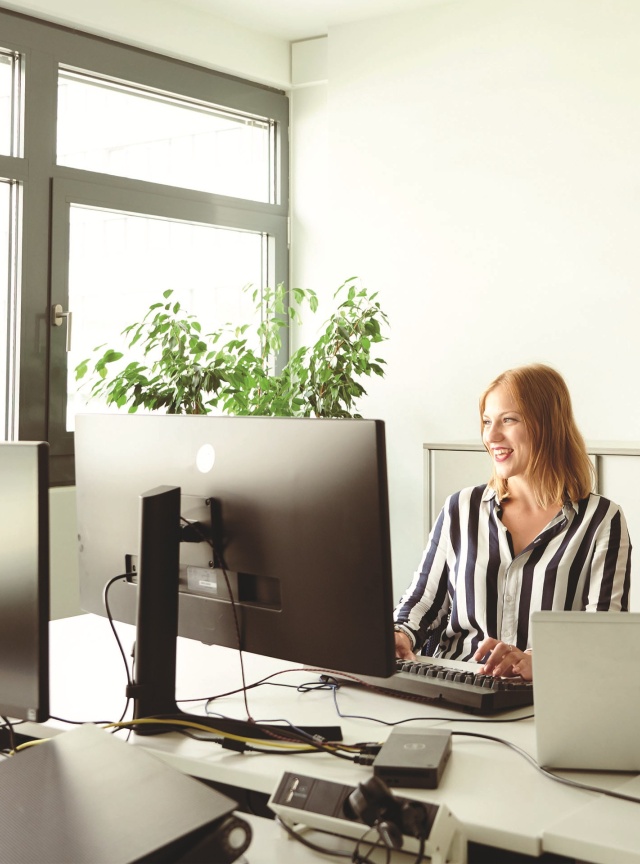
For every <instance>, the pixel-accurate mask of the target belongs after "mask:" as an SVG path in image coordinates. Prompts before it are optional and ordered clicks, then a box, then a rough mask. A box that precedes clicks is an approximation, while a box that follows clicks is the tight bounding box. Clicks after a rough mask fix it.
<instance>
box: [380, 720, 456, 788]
mask: <svg viewBox="0 0 640 864" xmlns="http://www.w3.org/2000/svg"><path fill="white" fill-rule="evenodd" d="M450 755H451V732H447V731H444V730H441V729H416V728H413V729H411V728H408V729H400V728H397V727H396V728H395V729H392V731H391V734H390V735H389V737H388V738H387V740H386V741H385V743H384V744H383V745H382V749H381V750H380V752H379V753H378V755H377V756H376V758H375V759H374V761H373V773H374V775H376V776H377V777H380V779H381V780H384V782H385V783H386V784H387V786H403V787H405V788H407V789H437V787H438V784H439V782H440V778H441V777H442V772H443V771H444V768H445V765H446V764H447V761H448V759H449V756H450Z"/></svg>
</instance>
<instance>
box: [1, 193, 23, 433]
mask: <svg viewBox="0 0 640 864" xmlns="http://www.w3.org/2000/svg"><path fill="white" fill-rule="evenodd" d="M18 193H19V185H18V184H17V183H12V182H10V181H8V180H0V440H3V441H6V440H7V439H10V438H14V437H15V429H14V422H15V418H14V406H15V402H16V393H15V387H16V367H15V363H16V357H17V330H16V322H17V309H16V297H17V293H16V280H17V274H18V263H19V262H18V259H17V229H18V224H17V212H16V211H17V202H18Z"/></svg>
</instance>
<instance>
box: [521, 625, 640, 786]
mask: <svg viewBox="0 0 640 864" xmlns="http://www.w3.org/2000/svg"><path fill="white" fill-rule="evenodd" d="M531 627H532V642H531V646H532V650H533V671H534V687H533V691H534V703H535V718H536V719H535V726H536V745H537V761H538V764H539V765H542V766H543V767H546V768H577V769H585V770H602V771H635V772H638V771H640V614H639V613H633V612H622V613H621V612H534V613H533V615H532V619H531Z"/></svg>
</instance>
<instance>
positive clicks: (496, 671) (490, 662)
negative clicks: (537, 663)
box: [473, 636, 533, 681]
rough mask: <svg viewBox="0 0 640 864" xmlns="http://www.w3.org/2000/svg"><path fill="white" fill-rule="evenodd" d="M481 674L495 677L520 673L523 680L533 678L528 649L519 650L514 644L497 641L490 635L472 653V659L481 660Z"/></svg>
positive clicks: (507, 676) (531, 662)
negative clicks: (482, 663)
mask: <svg viewBox="0 0 640 864" xmlns="http://www.w3.org/2000/svg"><path fill="white" fill-rule="evenodd" d="M487 654H489V656H488V657H487V659H486V660H485V661H484V665H483V666H482V668H481V669H480V674H481V675H494V676H495V677H496V678H500V677H506V678H509V677H512V676H515V675H520V677H521V678H524V680H525V681H532V680H533V661H532V657H531V652H530V651H521V650H520V649H519V648H516V646H515V645H508V644H507V643H506V642H499V641H498V640H497V639H493V638H491V637H490V636H489V637H487V638H486V639H485V640H484V641H483V642H481V643H480V645H479V647H478V650H477V651H476V653H475V654H474V655H473V659H474V660H478V661H480V662H482V660H483V658H484V657H486V655H487Z"/></svg>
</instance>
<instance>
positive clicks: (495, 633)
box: [395, 364, 631, 680]
mask: <svg viewBox="0 0 640 864" xmlns="http://www.w3.org/2000/svg"><path fill="white" fill-rule="evenodd" d="M480 418H481V427H482V438H483V443H484V446H485V447H486V449H487V451H488V452H489V454H490V456H491V457H492V463H493V475H492V477H491V479H490V481H489V483H487V484H486V485H483V486H476V487H473V488H469V489H463V490H461V491H460V492H457V493H455V494H454V495H451V496H450V497H449V498H448V499H447V501H446V503H445V506H444V507H443V509H442V511H441V513H440V515H439V517H438V519H437V520H436V524H435V525H434V527H433V530H432V532H431V535H430V537H429V543H428V545H427V548H426V550H425V552H424V555H423V557H422V561H421V563H420V567H419V568H418V571H417V572H416V574H415V576H414V579H413V581H412V583H411V585H410V587H409V588H408V590H407V592H406V593H405V595H404V597H403V598H402V600H401V601H400V603H399V605H398V607H397V609H396V612H395V622H396V653H397V655H398V656H399V657H411V656H412V655H413V653H414V652H415V651H419V650H420V649H422V648H423V646H424V645H425V644H426V642H427V640H428V639H429V636H430V635H431V633H432V632H433V631H438V629H439V628H440V627H441V625H444V629H443V630H442V635H441V637H440V640H439V644H438V646H437V648H436V651H435V653H436V655H437V656H441V657H448V658H451V659H461V660H476V661H478V662H480V663H481V664H482V670H481V671H482V672H483V673H485V674H492V675H496V676H501V675H520V676H522V677H523V678H527V679H529V680H530V679H531V678H532V657H531V645H530V633H529V621H530V616H531V613H532V612H534V611H537V610H541V609H545V610H555V609H557V610H587V611H592V612H600V611H627V610H628V603H629V587H630V571H631V543H630V541H629V534H628V531H627V526H626V521H625V518H624V514H623V513H622V510H621V509H620V507H619V506H618V505H617V504H614V503H613V502H612V501H609V500H608V499H606V498H603V497H602V496H600V495H596V494H595V493H593V492H592V491H591V489H592V488H593V469H592V466H591V461H590V459H589V457H588V455H587V451H586V447H585V444H584V440H583V438H582V436H581V434H580V432H579V430H578V429H577V427H576V424H575V420H574V417H573V410H572V407H571V398H570V395H569V391H568V389H567V386H566V384H565V382H564V379H563V378H562V376H561V375H560V374H559V373H558V372H556V371H555V370H554V369H551V368H550V367H548V366H544V365H540V364H534V365H530V366H523V367H519V368H517V369H510V370H507V371H506V372H504V373H503V374H502V375H500V376H498V378H496V379H495V380H494V381H493V382H492V383H491V384H490V385H489V387H488V388H487V389H486V391H485V392H484V394H483V395H482V397H481V399H480Z"/></svg>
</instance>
